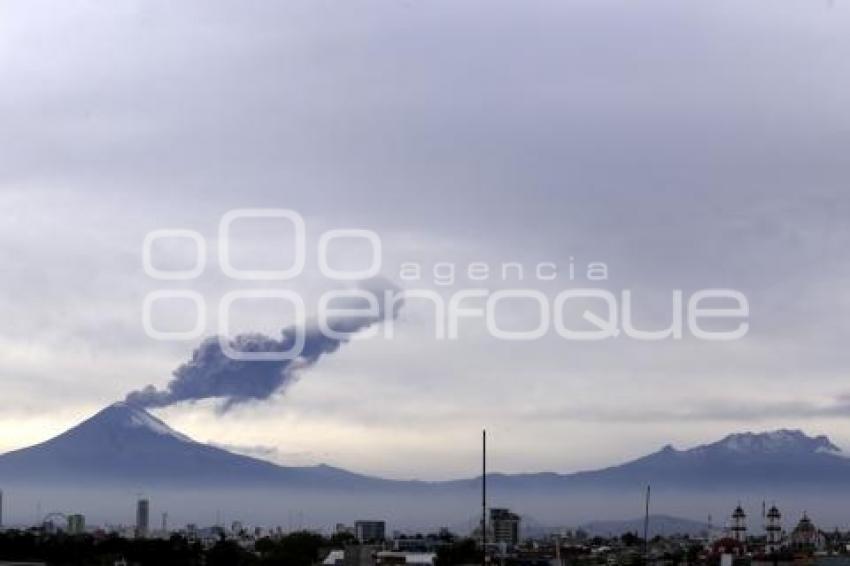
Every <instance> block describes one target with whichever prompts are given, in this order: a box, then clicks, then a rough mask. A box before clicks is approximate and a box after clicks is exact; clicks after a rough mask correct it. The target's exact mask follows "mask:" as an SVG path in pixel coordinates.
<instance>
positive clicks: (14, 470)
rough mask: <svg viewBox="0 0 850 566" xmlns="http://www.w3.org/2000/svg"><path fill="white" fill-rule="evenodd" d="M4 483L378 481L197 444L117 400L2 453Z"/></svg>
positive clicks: (0, 472) (321, 483)
mask: <svg viewBox="0 0 850 566" xmlns="http://www.w3.org/2000/svg"><path fill="white" fill-rule="evenodd" d="M0 481H2V482H4V483H32V482H35V481H45V482H50V483H77V484H98V485H112V484H126V485H154V484H171V485H195V486H205V485H227V486H239V485H241V486H244V487H255V486H260V485H280V484H286V485H289V486H292V485H298V486H317V487H322V486H334V485H345V486H350V485H357V486H364V485H371V484H374V482H375V480H373V479H372V478H368V477H366V476H359V475H357V474H352V473H350V472H346V471H344V470H339V469H336V468H332V467H329V466H314V467H303V468H298V467H291V468H289V467H282V466H278V465H275V464H272V463H270V462H266V461H264V460H259V459H256V458H251V457H248V456H242V455H238V454H233V453H231V452H228V451H226V450H223V449H220V448H215V447H213V446H208V445H206V444H201V443H199V442H195V441H193V440H192V439H190V438H189V437H187V436H185V435H183V434H180V433H179V432H176V431H174V430H173V429H171V428H170V427H169V426H168V425H166V424H165V423H163V422H162V421H161V420H159V419H157V418H156V417H154V416H153V415H151V414H150V413H148V412H147V411H145V410H143V409H141V408H138V407H134V406H131V405H128V404H126V403H116V404H114V405H111V406H109V407H107V408H106V409H103V410H102V411H100V412H99V413H97V414H96V415H94V416H93V417H91V418H90V419H88V420H86V421H84V422H82V423H80V424H79V425H77V426H75V427H73V428H71V429H69V430H68V431H66V432H64V433H62V434H60V435H59V436H56V437H54V438H52V439H50V440H48V441H46V442H43V443H41V444H37V445H35V446H31V447H29V448H24V449H21V450H16V451H14V452H9V453H7V454H4V455H2V456H0Z"/></svg>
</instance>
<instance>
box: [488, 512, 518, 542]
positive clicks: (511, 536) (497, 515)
mask: <svg viewBox="0 0 850 566" xmlns="http://www.w3.org/2000/svg"><path fill="white" fill-rule="evenodd" d="M519 523H520V517H519V515H517V514H516V513H511V511H510V509H498V508H493V509H490V529H492V531H493V539H492V540H493V542H495V543H504V544H507V545H508V546H516V545H517V544H519Z"/></svg>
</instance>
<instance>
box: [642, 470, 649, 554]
mask: <svg viewBox="0 0 850 566" xmlns="http://www.w3.org/2000/svg"><path fill="white" fill-rule="evenodd" d="M649 489H650V488H649V485H647V486H646V511H645V513H644V516H643V556H644V560H645V561H646V563H648V562H649Z"/></svg>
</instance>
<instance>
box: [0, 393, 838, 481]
mask: <svg viewBox="0 0 850 566" xmlns="http://www.w3.org/2000/svg"><path fill="white" fill-rule="evenodd" d="M488 478H489V481H490V482H491V484H492V485H498V486H500V487H502V488H506V489H544V490H548V489H553V488H564V487H573V488H576V487H579V488H611V487H633V486H638V487H639V486H643V485H646V484H650V483H651V484H653V485H656V486H665V487H676V488H689V489H694V488H715V487H736V488H737V487H741V488H744V487H747V486H752V485H758V486H762V487H763V486H765V485H771V484H780V485H783V486H789V485H796V484H799V485H811V484H812V483H817V484H819V485H836V486H839V485H840V486H850V459H847V458H844V457H843V456H842V455H841V451H840V449H839V448H838V447H837V446H835V445H834V444H832V442H830V441H829V439H828V438H827V437H826V436H817V437H810V436H807V435H806V434H804V433H803V432H801V431H799V430H784V429H783V430H777V431H774V432H767V433H761V434H754V433H749V432H748V433H741V434H731V435H729V436H727V437H726V438H724V439H722V440H720V441H718V442H715V443H713V444H706V445H702V446H697V447H695V448H691V449H687V450H677V449H675V448H673V447H672V446H670V445H667V446H665V447H664V448H662V449H661V450H659V451H658V452H655V453H652V454H650V455H648V456H645V457H643V458H639V459H637V460H633V461H630V462H627V463H625V464H621V465H617V466H612V467H609V468H604V469H600V470H594V471H586V472H578V473H572V474H557V473H530V474H499V473H494V474H490V475H489V476H488ZM39 480H44V481H50V482H73V483H83V484H86V483H97V484H103V483H108V484H121V483H126V484H129V485H160V484H168V485H179V484H186V483H188V484H191V485H196V486H197V485H222V486H233V485H254V486H256V485H284V486H288V487H296V486H302V487H322V488H378V489H383V488H391V489H398V488H423V487H431V488H434V487H445V488H463V487H466V486H474V485H477V484H478V482H479V481H480V478H471V479H467V480H454V481H446V482H420V481H397V480H387V479H381V478H376V477H370V476H365V475H359V474H355V473H352V472H348V471H345V470H342V469H339V468H333V467H330V466H326V465H319V466H308V467H286V466H279V465H277V464H273V463H271V462H267V461H264V460H260V459H257V458H251V457H248V456H242V455H239V454H234V453H232V452H228V451H227V450H224V449H222V448H217V447H214V446H210V445H207V444H202V443H199V442H195V441H194V440H192V439H191V438H189V437H187V436H185V435H183V434H181V433H179V432H177V431H175V430H173V429H172V428H170V427H169V426H168V425H166V424H165V423H164V422H162V421H161V420H160V419H158V418H156V417H155V416H153V415H151V414H150V413H149V412H147V411H145V410H144V409H142V408H140V407H136V406H132V405H128V404H126V403H123V402H122V403H116V404H114V405H110V406H109V407H107V408H105V409H103V410H102V411H100V412H99V413H97V414H96V415H94V416H93V417H91V418H89V419H88V420H86V421H84V422H82V423H80V424H78V425H77V426H75V427H73V428H71V429H69V430H68V431H66V432H64V433H62V434H60V435H59V436H56V437H54V438H52V439H50V440H48V441H46V442H44V443H41V444H38V445H35V446H31V447H29V448H24V449H21V450H16V451H13V452H9V453H6V454H3V455H0V481H2V482H4V483H18V482H21V481H25V482H35V481H39Z"/></svg>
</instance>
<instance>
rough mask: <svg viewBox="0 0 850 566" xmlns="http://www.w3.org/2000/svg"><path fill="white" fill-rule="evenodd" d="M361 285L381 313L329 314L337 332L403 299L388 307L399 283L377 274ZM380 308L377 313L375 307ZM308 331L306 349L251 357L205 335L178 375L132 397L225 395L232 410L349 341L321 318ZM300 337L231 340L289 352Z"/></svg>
mask: <svg viewBox="0 0 850 566" xmlns="http://www.w3.org/2000/svg"><path fill="white" fill-rule="evenodd" d="M361 289H363V290H366V291H368V292H369V293H370V294H373V295H374V297H375V299H376V300H377V304H378V305H379V308H378V313H377V316H366V315H365V314H361V315H359V316H348V317H335V318H332V319H329V320H328V327H329V328H330V329H332V330H333V331H334V332H335V333H339V334H343V335H344V334H349V335H350V334H355V333H357V332H360V331H362V330H364V329H366V328H368V327H370V326H372V325H373V324H377V323H380V322H382V321H385V320H388V319H393V318H395V317H396V316H397V314H398V310H399V308H400V307H401V305H402V302H401V301H395V302H393V305H395V306H394V308H393V309H392V312H389V313H387V312H384V310H385V309H384V305H385V303H384V300H383V299H384V297H385V294H391V293H396V292H398V289H397V288H396V287H395V286H393V285H392V284H390V283H388V282H385V281H377V280H371V281H369V282H368V283H367V284H362V285H361ZM343 300H344V301H347V304H345V305H344V306H343V305H340V304H339V302H337V303H336V304H335V305H334V306H335V308H361V309H362V308H363V307H364V305H365V304H366V302H367V301H366V299H364V298H362V297H360V298H347V299H343ZM373 314H374V313H373ZM301 332H302V333H303V336H304V342H303V344H304V345H303V348H302V349H301V351H300V354H299V355H298V356H297V357H295V358H294V359H291V360H276V361H249V360H238V359H233V358H231V357H228V356H227V355H226V354H225V353H224V351H222V348H221V344H220V342H219V337H217V336H213V337H210V338H207V339H205V340H204V341H203V342H202V343H201V345H200V346H198V348H196V349H195V351H194V352H193V353H192V358H191V359H190V360H189V361H187V362H185V363H183V364H182V365H180V367H178V368H177V369H176V370H174V372H173V374H172V376H173V377H172V379H171V381H170V382H168V384H167V385H166V386H165V387H164V388H163V389H157V388H156V387H154V386H153V385H148V386H146V387H144V388H142V389H140V390H138V391H133V392H131V393H129V394H128V395H127V397H126V401H127V402H128V403H132V404H135V405H139V406H142V407H166V406H169V405H173V404H175V403H179V402H182V401H199V400H202V399H222V400H223V401H224V402H223V404H222V405H221V406H220V410H222V411H226V410H228V409H230V408H231V407H233V406H234V405H237V404H240V403H244V402H247V401H255V400H264V399H268V398H269V397H271V396H272V395H273V394H275V393H276V392H278V391H281V390H283V389H284V388H285V387H286V386H287V385H288V384H289V383H291V382H292V380H293V379H294V378H295V373H296V371H297V370H298V369H301V368H305V367H309V366H311V365H313V364H314V363H316V362H317V361H318V360H319V358H321V357H322V356H323V355H325V354H329V353H332V352H334V351H336V350H337V349H338V348H339V347H340V345H341V344H343V343H344V342H346V341H347V340H346V338H345V337H344V336H334V337H331V336H326V335H325V334H324V333H323V332H321V330H320V329H319V328H318V326H316V325H315V324H310V325H307V327H306V328H304V329H302V331H301ZM295 339H296V328H295V327H287V328H284V329H283V330H281V332H280V337H279V338H273V337H270V336H266V335H263V334H256V333H251V334H240V335H238V336H236V337H234V338H232V339H230V340H229V345H230V347H231V348H233V349H234V350H236V351H240V352H285V351H288V350H289V349H290V348H292V345H293V344H294V342H295Z"/></svg>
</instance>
